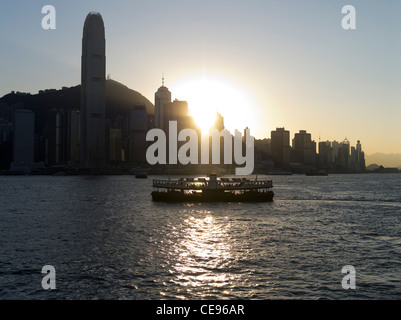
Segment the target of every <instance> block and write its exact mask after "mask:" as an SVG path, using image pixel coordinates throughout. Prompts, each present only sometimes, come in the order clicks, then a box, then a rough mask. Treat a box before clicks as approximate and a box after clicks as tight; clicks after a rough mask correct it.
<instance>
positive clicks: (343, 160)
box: [336, 139, 351, 169]
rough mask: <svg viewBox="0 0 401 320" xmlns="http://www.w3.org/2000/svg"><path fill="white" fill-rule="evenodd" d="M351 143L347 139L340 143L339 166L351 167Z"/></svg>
mask: <svg viewBox="0 0 401 320" xmlns="http://www.w3.org/2000/svg"><path fill="white" fill-rule="evenodd" d="M350 154H351V150H350V144H349V141H348V140H347V139H345V140H344V141H343V142H341V143H340V146H339V149H338V158H337V163H336V164H337V166H338V167H340V168H343V169H348V168H349V167H350V163H349V161H350Z"/></svg>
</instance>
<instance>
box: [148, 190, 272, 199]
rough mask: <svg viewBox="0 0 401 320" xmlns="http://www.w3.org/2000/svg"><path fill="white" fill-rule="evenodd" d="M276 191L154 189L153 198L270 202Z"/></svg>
mask: <svg viewBox="0 0 401 320" xmlns="http://www.w3.org/2000/svg"><path fill="white" fill-rule="evenodd" d="M273 197H274V192H273V191H266V192H258V191H247V192H244V193H241V194H234V193H230V192H224V191H221V192H220V191H212V192H202V193H199V194H197V193H194V194H185V193H183V192H180V191H166V192H160V191H153V192H152V200H153V201H158V202H270V201H273Z"/></svg>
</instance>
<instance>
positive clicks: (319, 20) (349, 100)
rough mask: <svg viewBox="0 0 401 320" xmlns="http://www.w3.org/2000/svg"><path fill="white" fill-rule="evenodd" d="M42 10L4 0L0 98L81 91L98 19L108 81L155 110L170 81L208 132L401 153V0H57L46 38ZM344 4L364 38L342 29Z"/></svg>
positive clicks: (0, 23)
mask: <svg viewBox="0 0 401 320" xmlns="http://www.w3.org/2000/svg"><path fill="white" fill-rule="evenodd" d="M21 3H23V4H21ZM46 4H49V3H47V2H46V1H37V2H32V1H20V2H18V4H16V3H14V2H11V1H6V2H5V3H3V6H4V7H6V8H7V10H2V11H1V13H0V15H1V19H0V39H1V41H2V43H3V48H6V50H4V51H3V53H2V58H3V59H2V60H3V63H2V64H1V67H0V68H1V69H0V70H1V71H0V72H1V74H2V77H1V79H0V96H3V95H5V94H7V93H9V92H11V91H21V92H31V93H37V92H38V91H39V90H42V89H47V88H57V89H59V88H61V87H62V86H75V85H77V84H79V83H80V76H81V75H80V72H81V64H80V62H81V60H80V56H81V39H82V21H84V19H85V16H86V15H87V14H88V12H90V11H99V12H101V13H102V16H103V19H104V21H105V25H106V39H107V41H106V59H107V69H106V73H107V74H109V75H110V77H111V78H112V79H115V80H117V81H119V82H121V83H124V84H125V85H127V86H128V87H129V88H131V89H134V90H136V91H138V92H140V93H142V94H143V95H144V96H145V97H146V98H148V99H149V100H150V101H152V102H153V100H154V98H153V97H154V93H155V91H156V90H157V88H158V87H160V85H161V78H162V75H163V74H164V75H165V79H166V80H165V81H166V85H167V86H168V88H169V89H170V91H171V92H172V98H173V99H174V98H177V99H179V100H185V101H188V104H189V109H190V111H191V114H192V115H193V116H194V117H195V120H196V121H197V122H198V123H199V125H200V126H203V125H204V126H206V123H207V120H208V119H210V118H211V121H213V120H214V115H215V112H216V111H218V112H220V113H221V114H222V115H223V116H224V120H225V125H226V127H227V129H229V130H230V131H232V132H233V131H234V130H235V129H239V130H243V128H245V127H246V126H248V127H249V128H250V129H251V133H252V135H254V136H255V137H256V138H258V139H261V138H265V137H266V138H268V137H270V132H271V131H272V130H275V129H276V127H285V128H286V129H287V130H289V131H290V132H291V134H293V133H296V132H298V131H299V130H302V129H304V130H307V131H308V132H309V133H311V134H312V137H313V139H314V140H315V141H318V140H319V137H320V138H321V139H322V141H324V140H338V141H341V140H343V139H344V138H347V139H348V140H350V141H351V142H352V143H355V142H356V141H357V140H360V141H361V142H362V144H363V148H364V151H365V153H366V154H367V155H370V154H372V153H375V152H382V153H401V146H400V143H399V137H400V136H401V128H400V126H399V120H400V119H401V111H400V108H399V106H400V101H401V93H400V92H401V91H400V90H399V88H400V87H401V76H400V75H401V72H400V71H401V62H400V59H399V57H400V56H401V44H400V41H399V34H398V30H400V27H401V21H400V20H399V19H398V16H399V12H400V10H401V4H400V3H398V2H391V3H385V4H383V3H380V2H378V1H364V2H363V3H361V2H357V1H348V2H346V3H345V2H342V1H332V2H330V3H328V2H324V1H308V2H307V3H305V2H302V3H294V2H292V1H280V2H276V1H250V2H249V1H248V2H240V1H202V2H194V1H173V2H165V1H153V2H152V3H145V2H143V3H139V4H138V3H132V2H130V1H118V2H117V3H110V2H106V1H85V3H81V2H78V1H69V2H68V3H65V2H61V1H53V2H52V3H51V4H52V5H54V6H55V8H56V10H57V27H56V30H43V29H42V27H41V20H42V18H43V16H44V15H43V14H42V13H41V9H42V7H43V6H44V5H46ZM346 4H351V5H354V6H355V9H356V17H357V20H356V21H357V24H356V30H344V29H343V28H342V27H341V19H342V17H343V15H342V14H341V8H342V7H343V6H344V5H346ZM21 8H24V10H21ZM5 61H7V63H4V62H5Z"/></svg>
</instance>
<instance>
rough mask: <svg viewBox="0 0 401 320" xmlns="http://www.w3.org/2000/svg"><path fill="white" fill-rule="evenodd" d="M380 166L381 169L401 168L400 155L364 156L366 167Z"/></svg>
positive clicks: (380, 154) (374, 154) (378, 154)
mask: <svg viewBox="0 0 401 320" xmlns="http://www.w3.org/2000/svg"><path fill="white" fill-rule="evenodd" d="M371 164H377V165H379V166H380V165H382V166H383V167H391V168H401V153H382V152H376V153H373V154H371V155H367V156H366V165H367V166H369V165H371Z"/></svg>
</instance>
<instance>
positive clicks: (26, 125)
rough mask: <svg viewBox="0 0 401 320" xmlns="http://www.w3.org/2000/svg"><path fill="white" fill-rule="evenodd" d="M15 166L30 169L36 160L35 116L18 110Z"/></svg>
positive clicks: (15, 133)
mask: <svg viewBox="0 0 401 320" xmlns="http://www.w3.org/2000/svg"><path fill="white" fill-rule="evenodd" d="M13 159H14V165H15V166H28V167H30V166H31V165H32V164H33V163H34V160H35V114H34V113H33V112H32V111H31V110H16V111H15V114H14V157H13Z"/></svg>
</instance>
